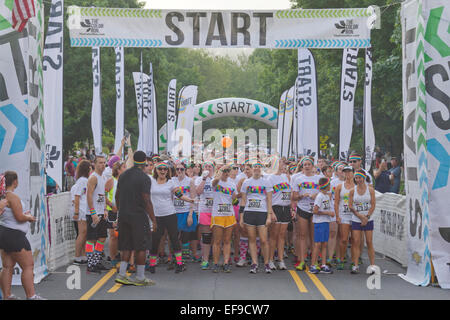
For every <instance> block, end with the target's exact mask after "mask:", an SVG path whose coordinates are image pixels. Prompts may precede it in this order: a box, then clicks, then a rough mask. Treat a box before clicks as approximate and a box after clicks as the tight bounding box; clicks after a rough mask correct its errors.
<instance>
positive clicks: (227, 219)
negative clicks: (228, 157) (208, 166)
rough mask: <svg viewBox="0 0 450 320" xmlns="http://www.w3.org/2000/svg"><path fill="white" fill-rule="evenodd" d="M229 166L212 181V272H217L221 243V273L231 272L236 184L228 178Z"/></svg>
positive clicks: (219, 171)
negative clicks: (222, 262)
mask: <svg viewBox="0 0 450 320" xmlns="http://www.w3.org/2000/svg"><path fill="white" fill-rule="evenodd" d="M230 170H231V168H230V166H228V165H225V166H223V167H221V168H220V169H219V170H218V171H217V173H216V175H215V176H214V179H213V181H212V187H213V209H212V221H211V224H212V231H213V259H214V267H213V272H216V273H217V272H219V265H218V263H219V258H220V248H221V244H222V242H223V261H224V265H223V271H224V272H227V273H228V272H231V268H230V253H231V235H232V233H233V226H234V225H235V224H236V217H235V215H234V209H233V200H234V199H236V197H237V191H236V184H235V183H234V182H233V181H232V180H231V179H230V178H229V174H230Z"/></svg>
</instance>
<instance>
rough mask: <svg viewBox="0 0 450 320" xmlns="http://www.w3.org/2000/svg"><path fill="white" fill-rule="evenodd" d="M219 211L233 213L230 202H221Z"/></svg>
mask: <svg viewBox="0 0 450 320" xmlns="http://www.w3.org/2000/svg"><path fill="white" fill-rule="evenodd" d="M217 212H218V213H221V214H225V213H231V204H229V203H225V204H219V207H218V211H217Z"/></svg>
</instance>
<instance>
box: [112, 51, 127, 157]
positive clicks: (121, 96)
mask: <svg viewBox="0 0 450 320" xmlns="http://www.w3.org/2000/svg"><path fill="white" fill-rule="evenodd" d="M114 50H115V53H116V134H115V140H114V152H115V153H117V152H118V151H119V149H120V144H121V142H122V138H123V136H124V124H125V56H124V49H123V47H119V48H114Z"/></svg>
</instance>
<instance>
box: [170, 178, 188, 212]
mask: <svg viewBox="0 0 450 320" xmlns="http://www.w3.org/2000/svg"><path fill="white" fill-rule="evenodd" d="M172 180H173V183H174V184H175V186H177V187H179V188H181V191H182V192H183V195H184V196H187V197H190V195H191V181H192V179H191V178H189V177H188V176H186V177H184V179H183V180H181V181H180V179H178V177H174V178H172ZM173 205H174V206H175V212H176V213H184V212H189V210H190V208H191V204H190V203H189V202H186V201H183V200H181V199H178V198H177V197H174V199H173Z"/></svg>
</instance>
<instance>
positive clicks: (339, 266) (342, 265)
mask: <svg viewBox="0 0 450 320" xmlns="http://www.w3.org/2000/svg"><path fill="white" fill-rule="evenodd" d="M336 269H338V270H344V263H343V262H339V263H338V264H337V266H336Z"/></svg>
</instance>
